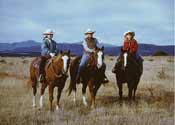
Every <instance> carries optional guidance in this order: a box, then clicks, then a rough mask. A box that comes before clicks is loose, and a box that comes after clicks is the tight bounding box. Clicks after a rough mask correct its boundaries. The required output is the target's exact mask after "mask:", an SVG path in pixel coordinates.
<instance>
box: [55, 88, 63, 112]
mask: <svg viewBox="0 0 175 125" xmlns="http://www.w3.org/2000/svg"><path fill="white" fill-rule="evenodd" d="M61 92H62V88H60V87H58V89H57V106H56V110H59V109H60V108H61V106H60V104H59V101H60V97H61Z"/></svg>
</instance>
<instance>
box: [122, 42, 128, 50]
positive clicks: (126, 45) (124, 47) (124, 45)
mask: <svg viewBox="0 0 175 125" xmlns="http://www.w3.org/2000/svg"><path fill="white" fill-rule="evenodd" d="M123 50H124V51H128V50H129V42H128V41H124V43H123Z"/></svg>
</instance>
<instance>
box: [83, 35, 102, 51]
mask: <svg viewBox="0 0 175 125" xmlns="http://www.w3.org/2000/svg"><path fill="white" fill-rule="evenodd" d="M94 42H95V47H100V44H99V42H98V40H97V39H96V38H94ZM83 49H84V51H85V52H87V53H91V52H93V51H94V48H89V47H88V44H87V41H86V39H84V41H83Z"/></svg>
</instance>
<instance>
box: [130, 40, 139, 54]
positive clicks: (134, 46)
mask: <svg viewBox="0 0 175 125" xmlns="http://www.w3.org/2000/svg"><path fill="white" fill-rule="evenodd" d="M137 50H138V44H137V41H136V40H135V39H134V40H133V41H132V42H131V50H130V51H131V53H136V52H137Z"/></svg>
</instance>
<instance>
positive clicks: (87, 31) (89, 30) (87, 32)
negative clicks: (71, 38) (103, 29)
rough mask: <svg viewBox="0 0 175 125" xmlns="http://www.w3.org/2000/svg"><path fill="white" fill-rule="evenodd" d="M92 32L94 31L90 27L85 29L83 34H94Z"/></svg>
mask: <svg viewBox="0 0 175 125" xmlns="http://www.w3.org/2000/svg"><path fill="white" fill-rule="evenodd" d="M94 33H95V31H93V30H91V29H87V30H86V32H85V33H84V34H94Z"/></svg>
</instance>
